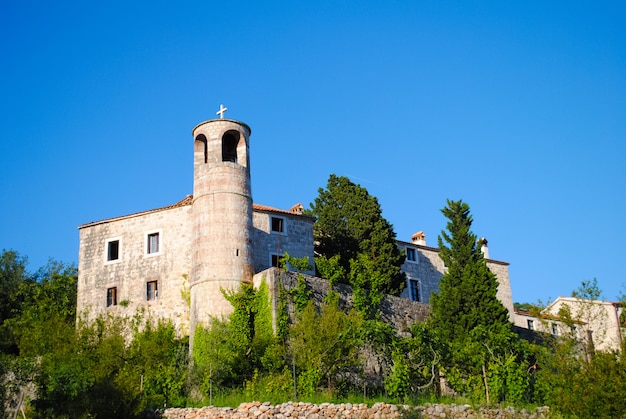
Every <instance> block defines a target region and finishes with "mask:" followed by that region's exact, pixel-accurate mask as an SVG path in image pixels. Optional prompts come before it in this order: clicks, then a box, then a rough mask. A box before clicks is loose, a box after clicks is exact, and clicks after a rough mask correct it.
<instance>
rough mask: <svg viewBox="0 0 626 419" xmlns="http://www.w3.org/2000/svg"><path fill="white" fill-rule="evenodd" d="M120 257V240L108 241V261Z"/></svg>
mask: <svg viewBox="0 0 626 419" xmlns="http://www.w3.org/2000/svg"><path fill="white" fill-rule="evenodd" d="M119 258H120V241H119V240H111V241H108V242H107V261H111V260H118V259H119Z"/></svg>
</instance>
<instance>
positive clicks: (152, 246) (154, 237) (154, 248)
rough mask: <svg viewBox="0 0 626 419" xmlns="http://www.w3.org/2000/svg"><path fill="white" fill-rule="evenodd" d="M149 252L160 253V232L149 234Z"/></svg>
mask: <svg viewBox="0 0 626 419" xmlns="http://www.w3.org/2000/svg"><path fill="white" fill-rule="evenodd" d="M147 252H148V254H150V253H159V233H150V234H148V248H147Z"/></svg>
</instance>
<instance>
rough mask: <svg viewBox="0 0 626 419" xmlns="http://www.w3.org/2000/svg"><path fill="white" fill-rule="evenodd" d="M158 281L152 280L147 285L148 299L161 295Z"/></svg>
mask: <svg viewBox="0 0 626 419" xmlns="http://www.w3.org/2000/svg"><path fill="white" fill-rule="evenodd" d="M157 285H158V284H157V281H150V282H148V284H147V286H146V299H147V300H148V301H152V300H156V299H157V298H158V297H159V289H158V286H157Z"/></svg>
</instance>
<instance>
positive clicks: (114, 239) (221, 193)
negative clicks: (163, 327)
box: [77, 119, 513, 336]
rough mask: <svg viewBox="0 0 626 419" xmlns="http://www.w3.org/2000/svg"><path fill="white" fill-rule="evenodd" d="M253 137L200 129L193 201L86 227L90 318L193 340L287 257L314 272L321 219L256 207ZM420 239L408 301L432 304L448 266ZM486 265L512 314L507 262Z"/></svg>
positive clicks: (225, 127) (83, 284)
mask: <svg viewBox="0 0 626 419" xmlns="http://www.w3.org/2000/svg"><path fill="white" fill-rule="evenodd" d="M250 134H251V131H250V128H249V127H248V126H247V125H246V124H244V123H241V122H239V121H234V120H229V119H214V120H210V121H206V122H203V123H201V124H199V125H198V126H196V127H195V128H194V129H193V139H194V187H193V195H188V196H187V197H186V198H185V199H183V200H182V201H180V202H178V203H176V204H174V205H171V206H169V207H164V208H159V209H154V210H149V211H144V212H140V213H136V214H130V215H126V216H121V217H116V218H110V219H106V220H102V221H97V222H92V223H87V224H84V225H81V226H80V227H79V231H80V250H79V281H78V307H77V309H78V312H79V313H80V314H81V315H87V316H88V317H89V318H95V317H96V316H99V315H102V314H104V313H113V314H120V315H133V314H134V313H136V312H137V310H139V309H143V310H146V312H147V313H149V314H150V315H152V316H153V317H154V318H165V319H170V320H172V321H173V322H174V324H175V325H176V327H177V329H178V330H179V331H180V332H181V333H185V334H186V333H190V331H193V330H194V328H195V326H196V325H197V324H206V323H207V322H208V321H209V319H210V318H211V317H213V316H218V317H219V316H225V315H227V314H228V313H230V311H231V310H232V307H231V306H230V304H229V303H228V302H227V301H226V300H225V298H224V297H223V295H222V290H232V289H236V288H237V287H238V286H239V284H241V283H253V282H255V283H258V282H259V280H260V279H259V278H261V277H262V275H258V274H259V272H262V271H264V270H266V269H268V268H270V267H272V266H276V265H277V264H278V261H279V258H280V256H281V255H284V254H285V253H289V255H290V256H293V257H298V258H301V257H308V258H309V260H310V262H311V265H313V258H314V241H313V222H314V219H313V218H312V217H309V216H306V215H303V214H302V209H303V207H302V205H301V204H297V205H295V206H294V207H292V208H291V209H289V210H280V209H276V208H272V207H268V206H264V205H258V204H253V203H252V194H251V186H250V147H249V141H250V140H249V137H250ZM412 240H413V241H412V242H401V241H399V242H398V247H399V248H400V249H401V250H403V251H404V252H405V253H406V255H407V260H406V262H405V263H404V265H403V270H404V272H405V273H406V274H407V287H406V289H405V291H404V293H403V294H402V296H403V297H404V298H406V299H409V300H413V301H417V302H421V303H428V302H429V300H430V295H431V294H432V293H433V292H435V291H437V289H438V284H439V279H440V278H441V276H442V275H443V273H444V272H445V267H444V265H443V262H442V261H441V259H440V258H439V256H438V251H437V249H436V248H432V247H428V246H426V242H425V236H424V235H423V233H421V232H420V233H416V235H414V237H413V238H412ZM484 244H485V246H484V247H483V251H484V252H485V255H486V256H488V253H487V252H486V241H485V242H484ZM487 263H488V266H489V267H490V269H491V270H492V271H493V272H494V273H495V274H496V276H497V277H498V281H499V284H500V285H499V288H498V297H499V298H500V300H501V301H502V302H503V304H504V305H505V307H506V308H507V309H509V312H510V313H511V315H512V313H513V301H512V297H511V287H510V283H509V275H508V264H507V263H506V262H498V261H494V260H489V259H488V261H487ZM306 273H308V274H314V270H313V269H312V270H311V271H309V272H306ZM273 298H276V295H274V296H273ZM191 335H192V336H193V333H191Z"/></svg>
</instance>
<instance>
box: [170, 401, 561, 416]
mask: <svg viewBox="0 0 626 419" xmlns="http://www.w3.org/2000/svg"><path fill="white" fill-rule="evenodd" d="M403 416H405V417H422V418H467V419H474V418H476V419H478V418H480V419H505V418H507V419H508V418H511V419H513V418H515V419H518V418H519V419H544V418H549V417H550V409H549V408H548V407H540V408H538V409H537V410H536V411H535V412H530V411H528V410H526V409H522V410H519V411H518V410H515V409H514V408H512V407H507V408H502V409H500V408H498V409H496V408H477V409H474V408H472V407H471V406H470V405H454V404H451V405H441V404H424V405H422V406H396V405H393V404H387V403H376V404H374V405H373V406H371V407H368V406H367V405H366V404H351V403H342V404H330V403H322V404H313V403H305V402H287V403H283V404H279V405H272V404H271V403H269V402H265V403H261V402H251V403H242V404H240V405H239V407H237V408H231V407H213V406H206V407H201V408H171V409H165V410H164V411H162V412H161V417H162V418H167V419H205V418H215V419H231V418H232V419H244V418H254V419H269V418H279V419H280V418H309V419H321V418H359V419H360V418H363V419H365V418H374V419H388V418H401V417H403Z"/></svg>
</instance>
